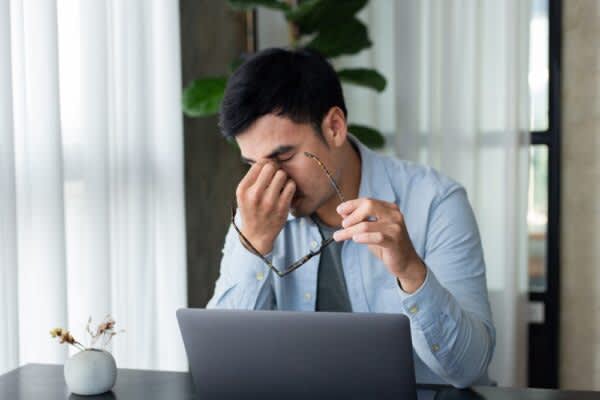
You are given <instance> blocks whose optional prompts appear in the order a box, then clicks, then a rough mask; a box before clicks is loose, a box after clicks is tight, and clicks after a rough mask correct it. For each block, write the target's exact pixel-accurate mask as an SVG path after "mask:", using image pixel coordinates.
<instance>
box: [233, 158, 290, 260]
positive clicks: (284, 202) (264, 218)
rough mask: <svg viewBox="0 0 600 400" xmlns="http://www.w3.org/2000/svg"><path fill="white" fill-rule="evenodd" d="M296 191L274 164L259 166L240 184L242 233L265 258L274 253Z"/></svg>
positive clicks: (238, 196) (238, 188) (238, 192)
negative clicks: (266, 255)
mask: <svg viewBox="0 0 600 400" xmlns="http://www.w3.org/2000/svg"><path fill="white" fill-rule="evenodd" d="M295 191H296V184H295V183H294V181H292V180H291V179H288V176H287V174H286V173H285V172H284V171H283V170H281V169H278V168H277V166H276V164H275V163H273V162H267V163H260V164H259V163H255V164H254V165H252V167H251V168H250V170H249V171H248V173H246V176H244V178H243V179H242V180H241V182H240V183H239V185H238V187H237V190H236V193H235V194H236V198H237V203H238V207H239V209H240V214H241V217H242V226H241V231H242V233H243V234H244V236H246V238H248V240H249V241H250V242H251V243H252V245H253V246H254V247H255V248H256V250H258V251H259V252H260V253H261V254H262V255H265V254H267V253H269V252H270V251H271V250H272V249H273V242H274V240H275V238H276V237H277V235H278V234H279V232H280V231H281V229H282V228H283V226H284V225H285V221H286V219H287V214H288V212H289V209H290V205H291V202H292V198H293V197H294V193H295Z"/></svg>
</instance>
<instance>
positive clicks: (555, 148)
mask: <svg viewBox="0 0 600 400" xmlns="http://www.w3.org/2000/svg"><path fill="white" fill-rule="evenodd" d="M548 28H549V38H548V39H549V40H548V42H549V43H548V45H549V53H548V58H549V60H548V66H549V81H548V102H549V104H548V129H547V130H545V131H534V132H531V145H544V146H546V147H547V148H548V232H547V246H546V283H547V286H546V291H545V292H539V293H538V292H530V293H529V301H531V302H542V303H543V304H544V310H545V315H544V322H543V323H531V324H529V362H528V386H531V387H541V388H558V387H559V383H560V382H559V376H558V373H559V350H560V348H559V344H560V340H559V339H560V338H559V334H560V325H559V322H560V321H559V312H560V165H561V157H560V150H561V149H560V136H561V135H560V134H561V119H560V116H561V115H560V87H561V86H560V82H561V76H560V72H561V45H562V44H561V39H562V0H548Z"/></svg>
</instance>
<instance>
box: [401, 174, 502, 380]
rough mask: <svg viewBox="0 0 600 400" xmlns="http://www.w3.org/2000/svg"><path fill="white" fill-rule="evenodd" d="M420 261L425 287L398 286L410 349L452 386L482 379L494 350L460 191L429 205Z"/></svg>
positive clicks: (476, 247) (470, 218)
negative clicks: (407, 322)
mask: <svg viewBox="0 0 600 400" xmlns="http://www.w3.org/2000/svg"><path fill="white" fill-rule="evenodd" d="M427 229H428V231H427V242H426V249H425V254H424V257H423V261H424V263H425V265H426V266H427V275H426V278H425V282H424V283H423V285H421V287H420V288H419V289H418V290H417V291H416V292H414V293H412V294H407V293H406V292H404V291H402V290H401V288H400V287H399V289H398V291H399V295H400V296H401V299H402V305H403V307H404V313H405V314H406V315H407V316H408V317H409V318H410V320H411V329H412V337H413V346H414V348H415V351H416V353H417V354H418V356H419V357H420V358H421V359H422V360H423V362H425V363H426V364H427V365H428V366H429V368H431V369H432V370H433V371H434V372H436V373H437V374H438V375H440V376H441V377H442V378H444V379H445V380H446V381H448V382H449V383H450V384H452V385H454V386H456V387H468V386H470V385H472V384H473V383H475V382H477V381H478V380H479V379H480V378H481V377H482V376H484V375H485V374H486V371H487V368H488V365H489V363H490V361H491V358H492V355H493V352H494V347H495V335H496V334H495V328H494V325H493V322H492V315H491V310H490V304H489V299H488V295H487V285H486V276H485V263H484V258H483V250H482V247H481V240H480V236H479V231H478V228H477V223H476V221H475V217H474V215H473V211H472V209H471V206H470V205H469V202H468V199H467V195H466V192H465V191H464V189H463V188H461V187H460V186H456V187H454V188H453V189H452V190H450V191H449V192H448V193H447V194H445V195H443V196H440V197H439V200H438V201H437V202H435V203H433V204H432V206H431V210H430V219H429V225H428V228H427Z"/></svg>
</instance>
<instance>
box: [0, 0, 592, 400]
mask: <svg viewBox="0 0 600 400" xmlns="http://www.w3.org/2000/svg"><path fill="white" fill-rule="evenodd" d="M599 33H600V2H599V1H597V0H562V1H560V0H494V1H492V0H482V1H479V0H462V1H461V0H446V1H436V0H370V1H366V0H343V1H332V0H306V1H283V0H281V1H278V0H261V1H243V0H231V1H225V0H180V1H175V0H151V1H144V0H121V1H119V0H95V1H83V0H0V373H4V372H6V371H8V370H10V369H12V368H16V367H17V366H19V365H23V364H25V363H29V362H50V363H62V362H63V361H64V360H65V359H66V357H67V356H68V355H69V351H70V352H71V353H73V351H74V349H71V350H68V349H67V348H66V347H65V346H59V345H58V344H56V343H54V342H52V341H51V340H50V336H49V334H48V331H49V330H50V329H51V328H53V327H56V326H63V327H68V328H69V329H71V331H72V332H73V333H74V335H75V336H76V337H85V331H84V328H85V323H86V322H87V320H88V317H89V316H90V315H91V316H93V317H94V318H95V319H96V320H99V319H101V318H103V317H104V316H105V315H106V314H108V313H110V314H111V315H113V316H114V317H115V320H116V321H117V326H118V327H121V328H125V329H126V330H127V332H126V333H125V334H123V335H120V336H118V337H116V338H115V339H114V341H113V344H112V345H111V346H112V347H111V350H112V352H113V354H114V355H115V358H116V359H117V363H118V365H119V367H124V368H144V369H163V370H187V361H186V358H185V353H184V351H183V346H182V343H181V338H180V335H179V331H178V328H177V323H176V320H175V314H174V313H175V310H176V309H177V308H179V307H186V306H189V307H203V306H205V304H206V302H207V301H208V299H209V298H210V297H211V295H212V291H213V285H214V281H215V279H216V277H217V274H218V269H219V261H220V258H221V248H222V245H223V239H224V235H225V232H226V229H227V225H228V206H229V202H230V199H231V198H232V196H233V193H234V190H235V187H236V185H237V183H238V181H239V179H240V178H241V176H242V175H243V173H244V171H245V168H244V166H243V165H242V163H241V162H240V159H239V151H238V150H237V148H236V147H235V146H232V145H231V144H230V143H227V142H226V141H225V140H224V139H222V138H221V137H220V135H219V131H218V127H217V118H216V115H215V113H216V111H217V110H218V106H219V102H220V96H222V91H223V88H224V85H225V83H226V80H227V76H228V75H230V74H231V72H232V71H233V70H234V69H235V67H236V66H237V65H239V62H241V61H242V60H243V59H244V57H247V56H248V55H249V54H252V53H253V52H255V51H258V50H260V49H264V48H268V47H272V46H283V47H294V46H308V47H312V48H316V49H318V50H320V51H321V52H323V53H324V54H325V55H326V56H327V57H328V59H329V60H330V61H331V63H332V65H333V66H334V67H335V69H336V70H337V71H338V74H339V76H340V79H341V80H342V82H343V89H344V95H345V98H346V102H347V106H348V120H349V122H350V123H351V128H350V131H351V132H352V133H355V134H356V135H357V136H358V137H359V138H360V139H361V140H362V141H364V142H365V143H366V144H367V145H369V146H370V147H372V148H375V149H376V150H377V151H380V152H382V153H385V154H389V155H394V156H397V157H400V158H403V159H408V160H412V161H415V162H419V163H423V164H427V165H431V166H433V167H435V168H437V169H439V170H440V171H442V172H443V173H445V174H447V175H449V176H451V177H453V178H454V179H456V180H458V181H459V182H460V183H461V184H463V185H464V186H465V188H466V189H467V192H468V194H469V198H470V201H471V203H472V205H473V207H474V210H475V212H476V215H477V219H478V222H479V227H480V231H481V235H482V240H483V246H484V252H485V258H486V263H487V280H488V289H489V293H490V299H491V302H492V309H493V313H494V320H495V324H496V328H497V332H498V339H497V345H496V353H495V356H494V359H493V361H492V366H491V367H490V375H491V377H492V378H493V379H495V380H497V381H498V383H499V384H500V385H503V386H532V387H551V388H557V387H560V388H571V389H573V388H575V389H597V390H599V389H600V332H598V331H599V330H600V296H599V295H598V294H597V293H600V269H599V268H598V264H599V263H600V251H599V250H598V249H600V246H597V245H595V243H596V239H597V237H598V234H599V233H600V206H599V204H600V201H598V198H599V197H600V185H599V182H600V119H599V109H600V108H599V106H598V104H600V49H599V48H598V41H597V38H598V34H599ZM165 349H168V350H167V351H165Z"/></svg>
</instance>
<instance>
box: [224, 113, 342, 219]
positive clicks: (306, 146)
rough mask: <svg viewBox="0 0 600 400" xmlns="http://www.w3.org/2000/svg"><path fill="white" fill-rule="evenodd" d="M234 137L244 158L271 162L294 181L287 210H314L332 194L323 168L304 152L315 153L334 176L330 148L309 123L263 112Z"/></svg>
mask: <svg viewBox="0 0 600 400" xmlns="http://www.w3.org/2000/svg"><path fill="white" fill-rule="evenodd" d="M236 140H237V143H238V145H239V147H240V150H241V153H242V160H243V161H244V162H247V163H249V164H252V163H255V162H268V161H271V162H275V163H276V165H277V166H278V167H279V168H281V169H282V170H284V171H285V172H286V173H287V174H288V177H289V178H290V179H292V180H293V181H294V182H295V183H296V193H295V195H294V198H293V200H292V205H291V210H290V211H291V213H292V214H293V215H294V216H295V217H304V216H308V215H310V214H312V213H314V212H315V211H316V210H317V209H319V208H320V207H321V206H322V205H323V204H325V202H327V201H328V200H329V199H330V198H331V197H332V196H335V191H334V189H333V188H332V187H331V184H330V182H329V179H328V178H327V176H326V175H325V173H324V172H323V170H322V169H321V168H320V167H319V165H318V164H317V163H316V162H315V161H314V160H312V159H310V158H308V157H306V156H305V155H304V152H305V151H308V152H310V153H313V154H314V155H316V156H317V157H319V159H320V160H321V161H322V162H323V163H324V164H325V166H327V168H328V169H329V171H330V172H331V174H332V175H333V177H334V178H335V179H336V180H337V178H338V169H337V167H336V165H335V162H334V160H335V158H334V157H333V154H332V153H333V151H331V150H330V148H329V147H328V146H327V145H326V144H325V142H324V141H323V139H321V138H320V137H319V135H318V134H317V133H316V132H315V130H314V128H313V127H312V126H311V125H310V124H296V123H294V122H293V121H291V120H290V119H288V118H286V117H279V116H276V115H272V114H267V115H264V116H262V117H261V118H259V119H257V120H256V121H255V122H254V124H252V126H250V128H248V129H247V130H246V131H245V132H243V133H241V134H239V135H238V136H237V137H236Z"/></svg>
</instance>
